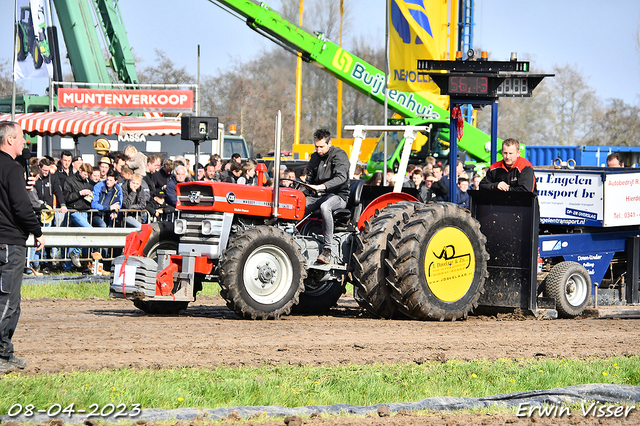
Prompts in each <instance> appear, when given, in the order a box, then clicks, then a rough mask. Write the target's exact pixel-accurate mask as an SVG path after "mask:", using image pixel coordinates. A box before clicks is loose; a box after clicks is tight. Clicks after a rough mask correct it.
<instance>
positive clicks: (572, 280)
mask: <svg viewBox="0 0 640 426" xmlns="http://www.w3.org/2000/svg"><path fill="white" fill-rule="evenodd" d="M564 291H565V295H566V297H567V302H569V304H570V305H571V306H580V305H582V304H583V303H584V301H585V300H586V298H587V293H588V291H589V286H588V285H587V280H586V279H585V278H584V277H583V276H582V275H580V274H571V276H570V277H569V279H568V280H567V282H566V284H565V286H564Z"/></svg>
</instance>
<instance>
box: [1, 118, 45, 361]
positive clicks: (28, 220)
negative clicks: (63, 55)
mask: <svg viewBox="0 0 640 426" xmlns="http://www.w3.org/2000/svg"><path fill="white" fill-rule="evenodd" d="M25 142H26V141H25V140H24V135H23V133H22V129H21V128H20V125H19V124H18V123H15V122H10V121H2V122H0V372H6V371H9V370H11V369H15V368H20V369H23V368H25V367H26V366H27V362H26V361H25V360H24V359H21V358H17V357H16V356H15V355H14V354H13V343H11V338H12V337H13V333H14V332H15V330H16V327H17V325H18V318H19V317H20V289H21V287H22V272H23V270H24V261H25V258H26V254H27V253H26V251H27V248H26V245H25V244H26V242H27V237H28V236H29V234H33V236H34V237H35V241H36V244H37V246H38V248H37V249H38V250H42V248H43V247H44V237H43V236H42V230H41V229H40V224H39V223H38V219H37V218H36V215H35V213H34V212H33V207H32V206H31V202H30V201H29V195H28V194H27V189H26V185H25V178H24V177H25V174H24V169H23V168H22V167H21V166H20V165H19V164H18V163H17V162H16V161H15V158H16V157H17V156H18V155H20V153H22V149H23V148H24V144H25Z"/></svg>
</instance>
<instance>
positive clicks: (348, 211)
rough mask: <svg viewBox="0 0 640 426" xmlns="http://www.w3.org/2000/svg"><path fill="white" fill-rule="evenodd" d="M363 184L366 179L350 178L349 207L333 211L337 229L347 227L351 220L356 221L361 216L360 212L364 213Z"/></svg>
mask: <svg viewBox="0 0 640 426" xmlns="http://www.w3.org/2000/svg"><path fill="white" fill-rule="evenodd" d="M363 186H364V181H363V180H361V179H350V180H349V199H348V200H347V207H345V208H344V209H338V210H336V211H334V212H333V218H334V219H335V229H336V230H338V229H339V228H347V227H348V225H349V222H350V221H351V222H352V223H355V222H357V221H358V219H359V218H360V213H362V187H363Z"/></svg>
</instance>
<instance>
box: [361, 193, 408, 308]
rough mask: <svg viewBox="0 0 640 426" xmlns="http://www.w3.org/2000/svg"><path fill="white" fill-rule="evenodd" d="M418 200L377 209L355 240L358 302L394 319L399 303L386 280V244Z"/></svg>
mask: <svg viewBox="0 0 640 426" xmlns="http://www.w3.org/2000/svg"><path fill="white" fill-rule="evenodd" d="M415 205H416V203H412V202H408V201H401V202H399V203H397V204H390V205H388V206H387V207H385V208H383V209H382V210H379V211H376V213H375V214H374V215H373V217H372V218H371V219H369V220H368V221H367V222H365V225H364V226H365V228H364V231H363V232H362V233H361V234H360V235H358V237H357V238H358V240H357V242H356V247H357V248H356V252H355V253H354V258H355V260H356V262H355V264H356V267H355V270H354V273H353V278H354V283H353V284H354V287H353V292H354V298H355V299H356V301H357V302H358V304H359V305H360V306H361V307H363V308H364V309H366V310H367V311H369V312H370V313H372V314H373V315H376V316H378V317H381V318H391V317H393V315H394V314H395V313H396V311H397V310H398V304H397V303H396V301H394V300H393V298H392V292H391V289H390V288H389V287H388V285H387V283H386V278H387V274H388V268H387V267H386V265H385V260H386V259H387V243H388V242H389V240H390V239H391V235H392V233H393V228H394V226H396V225H398V224H399V223H400V222H401V221H402V219H403V217H406V218H408V217H409V215H410V214H411V213H412V212H413V210H414V206H415Z"/></svg>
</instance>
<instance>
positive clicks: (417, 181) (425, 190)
mask: <svg viewBox="0 0 640 426" xmlns="http://www.w3.org/2000/svg"><path fill="white" fill-rule="evenodd" d="M359 167H360V166H356V173H358V172H361V170H358V168H359ZM396 178H397V175H396V174H395V173H394V172H393V170H392V169H391V168H389V169H387V173H386V184H387V185H389V186H393V185H395V179H396ZM399 178H401V179H403V181H402V186H403V187H404V188H414V189H416V190H417V192H418V199H419V200H420V201H421V202H423V203H427V202H431V201H449V180H450V176H449V165H445V166H444V167H443V166H442V165H440V164H438V163H437V162H436V159H435V158H434V157H431V156H430V157H427V158H426V161H425V163H424V164H420V165H416V164H409V165H408V166H407V170H406V174H405V175H404V177H402V176H400V177H399ZM481 180H482V176H481V175H480V174H477V173H469V172H467V171H466V170H465V168H464V164H463V162H462V161H458V164H457V166H456V184H457V194H456V203H457V204H459V205H461V206H462V207H465V208H469V194H468V193H467V191H468V190H469V189H476V190H477V189H478V188H479V184H480V181H481ZM383 184H384V181H383V175H382V172H375V173H373V174H372V175H371V176H370V177H369V178H368V179H367V180H366V181H365V185H383Z"/></svg>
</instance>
